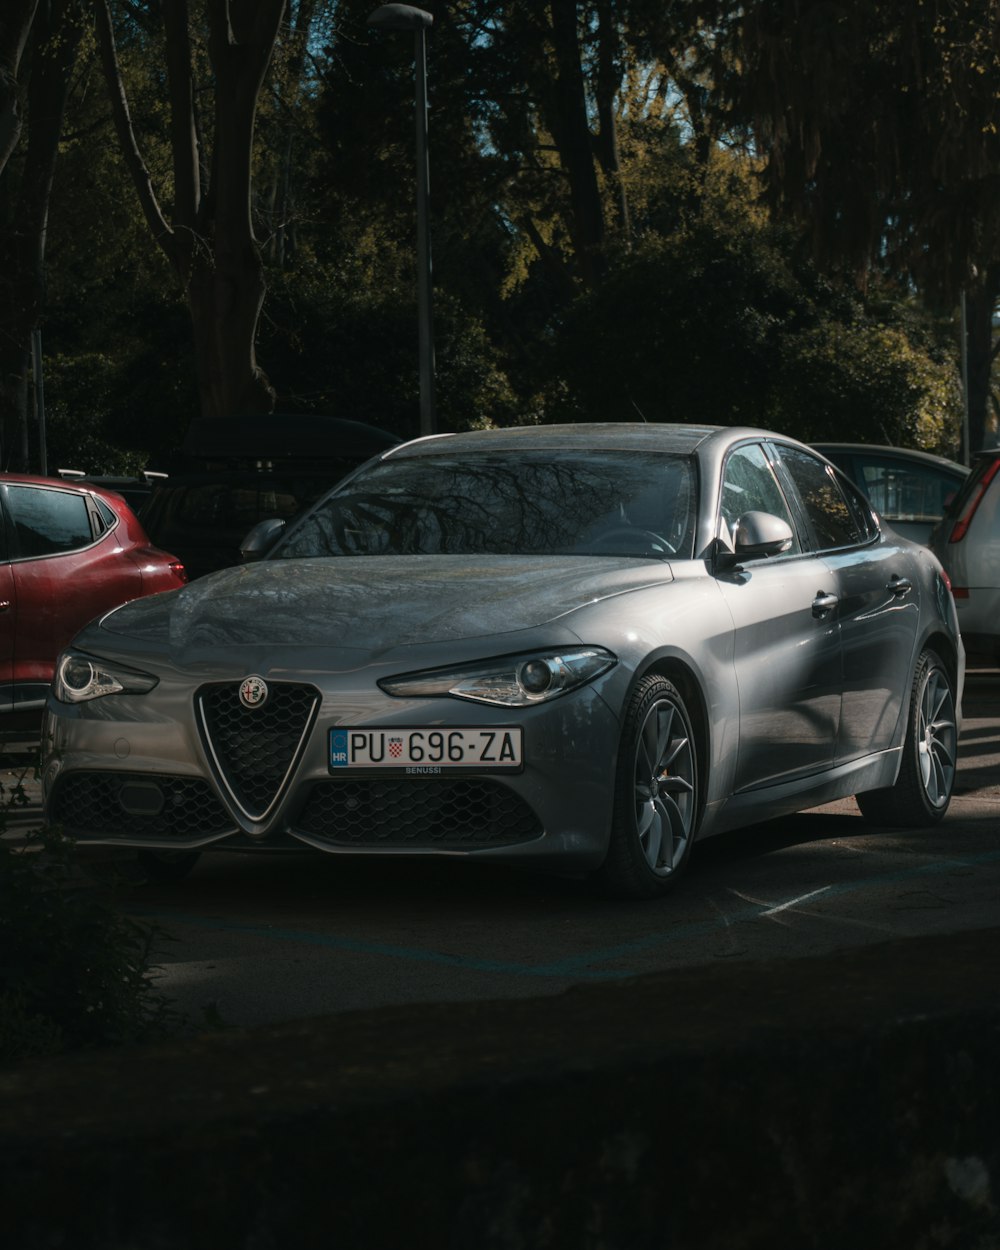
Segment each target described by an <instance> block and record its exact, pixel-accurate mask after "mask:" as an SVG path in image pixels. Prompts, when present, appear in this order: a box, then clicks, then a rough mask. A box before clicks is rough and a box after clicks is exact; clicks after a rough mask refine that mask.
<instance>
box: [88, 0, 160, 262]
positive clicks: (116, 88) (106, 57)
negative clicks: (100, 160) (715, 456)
mask: <svg viewBox="0 0 1000 1250" xmlns="http://www.w3.org/2000/svg"><path fill="white" fill-rule="evenodd" d="M94 11H95V14H96V17H97V43H98V48H99V50H100V56H101V66H102V68H103V70H104V77H105V80H106V82H107V84H108V94H109V95H110V97H111V111H112V114H113V116H114V119H115V130H116V131H117V132H118V139H119V142H120V143H121V146H122V152H123V154H124V156H125V164H126V165H127V167H128V170H129V173H130V174H131V175H132V182H133V184H134V186H135V189H136V194H137V195H138V196H139V204H140V207H141V208H142V213H143V216H144V217H145V218H146V222H147V224H148V225H149V228H150V230H151V231H152V232H153V239H154V240H155V242H156V244H157V246H158V247H159V248H160V249H161V251H162V252H163V254H164V255H165V256H166V257H167V259H168V260H169V261H170V263H171V265H173V267H174V268H175V269H177V268H178V259H179V258H178V255H177V238H176V235H175V234H174V232H173V230H172V229H171V228H170V225H169V224H168V222H167V220H166V218H165V217H164V216H163V213H162V211H161V210H160V205H159V201H158V200H157V198H156V192H155V191H154V190H153V182H152V179H151V178H150V176H149V170H148V169H147V168H146V163H145V161H144V160H143V159H142V153H141V152H140V151H139V145H138V143H137V142H136V138H135V130H134V128H133V126H132V116H131V113H130V111H129V104H128V98H127V96H126V95H125V84H124V83H123V81H122V75H121V69H120V67H119V65H118V53H117V51H116V49H115V34H114V30H113V29H112V26H111V12H110V10H109V9H108V0H94Z"/></svg>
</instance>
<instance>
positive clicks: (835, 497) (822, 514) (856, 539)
mask: <svg viewBox="0 0 1000 1250" xmlns="http://www.w3.org/2000/svg"><path fill="white" fill-rule="evenodd" d="M775 449H776V451H777V454H778V455H779V457H780V458H781V463H782V464H783V465H784V466H785V468H786V469H787V471H788V474H789V476H790V477H791V479H792V482H793V483H794V484H795V488H796V490H797V491H798V493H799V498H800V499H801V501H802V506H803V507H804V508H805V511H806V515H807V516H808V518H809V523H810V525H811V526H812V530H813V534H814V535H815V537H816V542H817V545H818V547H819V549H820V550H821V551H824V550H829V549H831V548H836V547H855V546H857V545H858V544H859V543H864V542H867V541H868V539H869V538H871V537H872V533H871V530H870V528H869V527H870V526H871V525H873V524H874V523H873V522H872V521H871V519H870V517H869V518H868V519H867V521H866V520H865V517H864V515H859V503H858V501H857V500H856V499H852V500H851V502H850V503H849V502H848V497H847V495H846V494H845V491H844V490H843V489H842V488H841V484H840V482H838V481H837V479H836V478H835V477H834V475H833V472H832V470H831V469H829V468H828V467H827V466H826V464H824V463H823V461H822V460H819V459H817V457H816V456H813V455H810V453H809V452H807V451H801V450H800V449H799V448H798V447H786V446H784V445H783V444H781V443H776V444H775Z"/></svg>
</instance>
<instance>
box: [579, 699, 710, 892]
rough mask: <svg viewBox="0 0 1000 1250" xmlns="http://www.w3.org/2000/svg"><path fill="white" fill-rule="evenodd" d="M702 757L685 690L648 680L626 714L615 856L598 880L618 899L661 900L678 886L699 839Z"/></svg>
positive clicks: (618, 773) (612, 847) (612, 845)
mask: <svg viewBox="0 0 1000 1250" xmlns="http://www.w3.org/2000/svg"><path fill="white" fill-rule="evenodd" d="M697 794H698V759H697V747H696V745H695V738H694V731H693V729H692V724H691V717H690V716H689V715H688V710H687V708H686V706H685V704H684V699H683V697H682V695H681V693H680V691H679V690H678V689H677V688H676V686H674V685H673V684H672V683H671V682H669V681H667V680H666V679H665V678H663V677H645V678H643V680H642V681H640V682H639V684H638V686H636V688H635V690H634V691H633V694H632V697H631V699H630V700H629V703H628V707H627V708H626V711H625V718H624V724H623V728H622V735H621V740H620V745H619V749H618V764H617V771H616V773H615V800H614V813H613V816H612V824H611V840H610V844H609V846H608V854H607V858H606V859H605V861H604V864H603V865H602V866H601V868H600V869H599V870H598V873H597V879H598V881H599V883H600V885H601V886H602V888H603V889H604V890H605V892H606V893H608V894H610V895H612V896H613V897H616V898H656V897H657V896H658V895H661V894H663V893H664V892H665V891H666V890H668V889H669V888H670V886H671V885H673V883H674V881H675V880H676V879H677V877H678V876H679V875H680V873H681V871H682V870H683V868H684V866H685V865H686V864H687V861H688V858H689V856H690V854H691V847H692V845H693V844H694V835H695V828H696V822H697V810H698V799H697Z"/></svg>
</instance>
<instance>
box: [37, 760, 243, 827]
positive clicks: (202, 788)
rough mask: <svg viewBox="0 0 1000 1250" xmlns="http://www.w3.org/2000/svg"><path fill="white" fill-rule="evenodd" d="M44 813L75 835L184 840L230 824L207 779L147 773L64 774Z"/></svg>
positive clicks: (231, 824)
mask: <svg viewBox="0 0 1000 1250" xmlns="http://www.w3.org/2000/svg"><path fill="white" fill-rule="evenodd" d="M123 790H124V794H123ZM137 794H138V795H139V796H140V797H141V798H142V803H141V804H140V806H142V808H143V809H144V810H143V811H141V812H137V811H136V810H135V808H136V803H135V801H134V796H135V795H137ZM123 799H124V806H123ZM157 808H159V810H157ZM129 809H131V810H129ZM49 816H50V820H51V822H52V823H53V824H54V825H58V826H59V827H60V828H61V829H62V830H63V832H64V833H67V834H69V835H70V836H71V837H77V838H88V837H91V838H94V837H116V838H117V837H121V838H150V839H153V838H176V839H177V840H178V841H183V840H185V839H190V838H198V837H210V836H212V835H213V834H216V835H220V836H221V835H223V834H226V833H231V832H233V830H234V829H235V825H234V824H233V819H232V817H231V816H230V815H229V814H228V813H227V812H226V810H225V808H224V807H223V806H222V804H221V803H220V802H219V800H218V799H217V798H216V797H215V795H214V794H213V793H212V790H211V788H210V787H209V785H208V783H207V782H206V781H202V780H201V779H200V778H198V777H164V776H158V775H156V774H152V773H143V774H138V773H112V772H77V773H67V774H66V775H65V776H64V777H61V778H60V779H59V780H58V782H57V783H56V786H55V789H54V790H53V793H52V801H51V805H50V808H49Z"/></svg>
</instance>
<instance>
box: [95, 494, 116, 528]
mask: <svg viewBox="0 0 1000 1250" xmlns="http://www.w3.org/2000/svg"><path fill="white" fill-rule="evenodd" d="M94 509H95V511H96V513H97V517H96V519H97V528H98V531H99V532H100V533H101V534H106V533H107V532H108V530H111V529H114V527H115V526H116V525H117V524H118V518H117V517H116V516H115V514H114V513H113V512H112V511H111V509H110V508H109V507H108V505H107V504H106V503H105V502H104V500H103V499H97V498H95V499H94Z"/></svg>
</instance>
